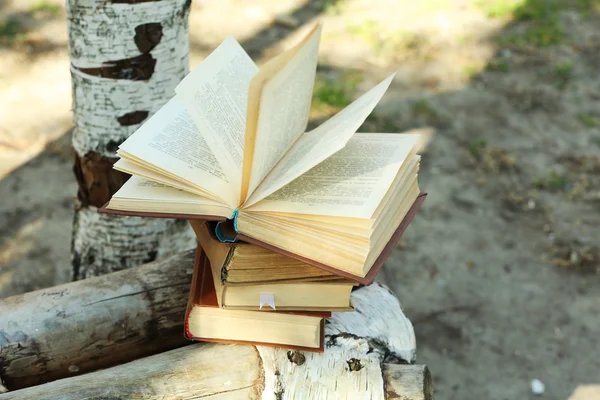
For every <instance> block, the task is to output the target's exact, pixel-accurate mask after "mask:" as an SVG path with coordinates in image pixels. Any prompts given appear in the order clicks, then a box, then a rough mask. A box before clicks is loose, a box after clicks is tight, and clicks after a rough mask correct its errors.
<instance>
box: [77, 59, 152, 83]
mask: <svg viewBox="0 0 600 400" xmlns="http://www.w3.org/2000/svg"><path fill="white" fill-rule="evenodd" d="M154 67H156V59H155V58H154V57H152V56H151V55H150V54H148V53H144V54H140V55H139V56H135V57H131V58H124V59H122V60H115V61H107V62H105V63H103V64H102V67H100V68H79V70H80V71H81V72H83V73H85V74H88V75H92V76H98V77H101V78H108V79H127V80H131V81H147V80H148V79H150V77H151V76H152V74H153V73H154Z"/></svg>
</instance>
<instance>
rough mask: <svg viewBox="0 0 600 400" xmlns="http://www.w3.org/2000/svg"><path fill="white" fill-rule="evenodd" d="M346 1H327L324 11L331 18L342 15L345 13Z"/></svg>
mask: <svg viewBox="0 0 600 400" xmlns="http://www.w3.org/2000/svg"><path fill="white" fill-rule="evenodd" d="M344 7H345V4H344V0H327V1H325V5H324V6H323V11H325V14H327V15H329V16H330V17H334V16H336V15H340V14H342V12H343V11H344Z"/></svg>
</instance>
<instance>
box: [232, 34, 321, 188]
mask: <svg viewBox="0 0 600 400" xmlns="http://www.w3.org/2000/svg"><path fill="white" fill-rule="evenodd" d="M320 37H321V24H317V25H316V26H315V27H314V28H313V29H312V30H311V32H310V33H309V34H308V35H307V36H306V38H305V39H304V40H303V41H302V42H300V43H299V44H298V45H297V46H296V47H295V48H293V49H291V50H289V51H288V53H287V54H291V55H292V57H291V58H289V59H288V57H279V58H278V59H276V60H275V62H276V63H271V64H267V65H265V67H268V68H265V74H264V75H270V76H269V77H268V78H266V79H265V77H264V76H262V75H261V74H259V75H257V76H256V77H255V79H257V78H258V79H257V81H260V83H257V84H256V85H254V87H253V90H251V92H250V93H251V94H252V95H253V98H251V99H250V103H251V104H252V103H254V104H253V105H254V106H255V107H253V108H258V110H257V111H258V113H257V117H256V118H257V120H256V121H253V123H252V124H250V125H249V126H248V129H247V130H246V144H247V145H250V146H251V147H252V149H247V152H246V155H247V156H248V158H249V159H248V163H251V169H250V170H248V168H246V171H244V173H245V177H246V179H247V178H248V172H249V175H250V176H249V182H246V180H244V181H243V185H242V200H245V194H246V193H252V192H253V191H254V189H256V187H257V186H258V185H259V184H260V182H262V180H263V179H264V178H265V176H267V174H268V173H269V171H271V169H272V168H273V167H274V166H275V164H277V162H278V161H279V160H280V159H281V158H282V157H283V156H284V155H285V153H286V152H287V151H288V150H289V149H290V147H291V146H292V145H293V144H294V142H295V141H296V140H298V138H299V136H300V135H302V134H303V133H304V131H305V130H306V126H307V124H308V115H309V113H310V102H311V99H312V92H313V86H314V82H315V73H316V70H317V58H318V53H319V40H320ZM287 54H286V56H287ZM261 70H263V68H261ZM256 86H260V87H256ZM253 92H254V93H253ZM257 92H258V93H257ZM256 96H258V97H259V99H258V101H254V102H253V101H252V100H256V99H255V98H254V97H256ZM256 103H258V104H256ZM252 111H255V110H252ZM248 120H249V121H250V120H251V115H249V117H248ZM254 127H255V130H254V131H252V128H254ZM250 146H249V147H250ZM245 164H246V163H245ZM245 167H247V165H245ZM246 185H247V187H246Z"/></svg>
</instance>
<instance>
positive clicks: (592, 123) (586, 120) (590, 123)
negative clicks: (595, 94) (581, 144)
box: [577, 113, 598, 128]
mask: <svg viewBox="0 0 600 400" xmlns="http://www.w3.org/2000/svg"><path fill="white" fill-rule="evenodd" d="M577 118H579V121H581V123H582V124H583V125H584V126H585V127H586V128H595V127H597V126H598V121H596V118H595V117H594V116H593V115H591V114H586V113H579V114H577Z"/></svg>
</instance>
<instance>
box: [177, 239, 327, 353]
mask: <svg viewBox="0 0 600 400" xmlns="http://www.w3.org/2000/svg"><path fill="white" fill-rule="evenodd" d="M210 271H211V270H210V263H209V261H208V258H207V257H206V255H205V254H204V252H203V251H202V248H201V247H200V246H198V248H197V250H196V259H195V262H194V273H193V276H192V286H191V289H190V296H189V299H188V306H187V312H186V316H185V324H184V326H185V333H184V334H185V337H186V338H188V339H190V340H198V341H205V342H219V343H241V344H251V345H261V346H273V347H284V348H291V349H298V350H305V351H315V352H323V350H324V334H325V323H324V320H325V318H329V317H331V313H330V312H308V311H297V312H295V311H272V310H265V311H245V310H226V309H222V308H220V307H219V305H218V302H217V294H216V290H215V286H214V284H213V279H212V276H211V272H210Z"/></svg>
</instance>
